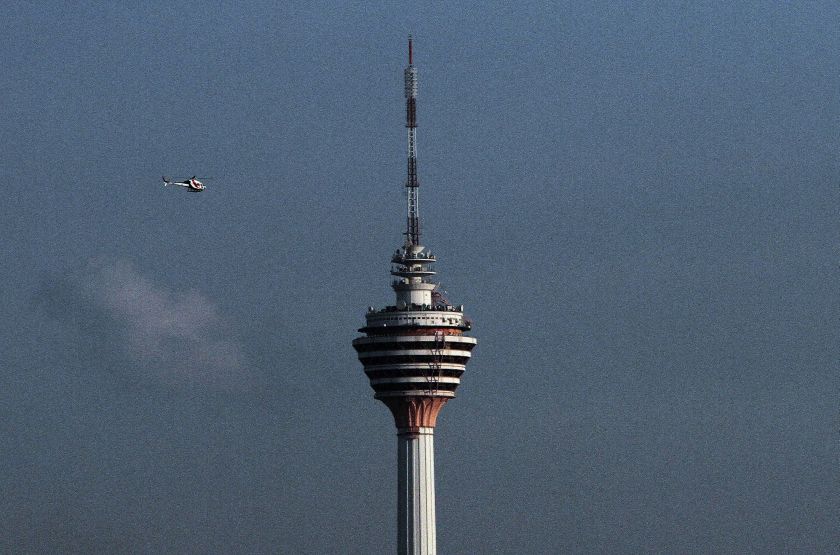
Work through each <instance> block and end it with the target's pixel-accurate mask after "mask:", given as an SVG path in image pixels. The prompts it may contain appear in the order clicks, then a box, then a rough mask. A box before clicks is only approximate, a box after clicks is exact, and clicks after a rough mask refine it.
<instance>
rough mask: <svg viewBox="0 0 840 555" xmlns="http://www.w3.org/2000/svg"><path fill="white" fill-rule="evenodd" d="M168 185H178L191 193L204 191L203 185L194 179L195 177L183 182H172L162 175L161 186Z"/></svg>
mask: <svg viewBox="0 0 840 555" xmlns="http://www.w3.org/2000/svg"><path fill="white" fill-rule="evenodd" d="M169 185H180V186H181V187H186V188H187V190H188V191H189V192H191V193H200V192H201V191H203V190H204V183H202V182H201V181H199V180H198V179H196V178H195V176H192V177H191V178H189V179H185V180H184V181H173V180H172V179H171V178H169V177H166V176H165V175H164V176H163V186H164V187H167V186H169Z"/></svg>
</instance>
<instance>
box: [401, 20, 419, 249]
mask: <svg viewBox="0 0 840 555" xmlns="http://www.w3.org/2000/svg"><path fill="white" fill-rule="evenodd" d="M413 62H414V60H413V48H412V40H411V35H408V67H407V68H405V126H406V128H407V129H408V178H407V179H406V182H405V186H406V189H407V193H408V194H407V197H408V218H407V222H406V231H405V244H406V247H412V246H416V245H419V244H420V213H419V210H418V201H419V198H418V194H417V189H418V188H419V187H420V180H419V179H418V178H417V69H416V68H415V67H414V63H413Z"/></svg>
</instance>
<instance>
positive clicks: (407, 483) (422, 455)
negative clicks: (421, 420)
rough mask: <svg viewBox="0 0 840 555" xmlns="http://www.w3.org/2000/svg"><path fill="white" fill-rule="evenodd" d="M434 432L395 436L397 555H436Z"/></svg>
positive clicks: (422, 430) (404, 431) (402, 432)
mask: <svg viewBox="0 0 840 555" xmlns="http://www.w3.org/2000/svg"><path fill="white" fill-rule="evenodd" d="M433 441H434V428H425V427H421V428H417V429H416V430H410V429H401V430H400V431H399V433H398V434H397V464H398V472H397V554H398V555H434V554H435V553H437V531H436V527H435V453H434V443H433Z"/></svg>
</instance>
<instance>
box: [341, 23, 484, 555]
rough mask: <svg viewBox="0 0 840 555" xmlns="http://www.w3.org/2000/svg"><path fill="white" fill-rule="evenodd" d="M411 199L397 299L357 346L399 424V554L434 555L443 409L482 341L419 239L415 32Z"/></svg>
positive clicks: (375, 315) (371, 316) (372, 318)
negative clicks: (437, 444)
mask: <svg viewBox="0 0 840 555" xmlns="http://www.w3.org/2000/svg"><path fill="white" fill-rule="evenodd" d="M405 97H406V128H407V129H408V179H407V180H406V184H405V186H406V192H407V195H406V196H407V198H408V206H407V219H406V232H405V243H404V245H403V246H402V247H401V248H399V249H397V250H396V252H395V253H394V255H393V256H392V258H391V264H392V266H391V275H392V276H394V279H393V282H392V284H391V286H392V287H393V289H394V292H395V293H396V302H395V304H393V305H391V306H386V307H385V308H382V309H374V308H370V309H368V313H367V315H366V317H365V319H366V325H365V327H363V328H361V329H360V330H359V331H360V332H362V333H363V334H364V336H363V337H359V338H357V339H355V340H354V341H353V347H354V348H355V349H356V352H357V353H358V355H359V360H360V361H361V362H362V364H363V365H364V369H365V374H367V376H368V378H370V385H371V387H372V388H373V390H374V392H375V393H374V397H375V398H376V399H379V400H380V401H382V402H383V403H385V405H387V406H388V408H389V409H390V410H391V413H392V414H393V415H394V423H395V424H396V427H397V464H398V467H397V484H398V508H397V541H398V549H397V553H398V554H399V555H434V554H435V553H437V547H436V532H435V475H434V472H435V470H434V443H433V438H434V429H435V424H436V422H437V416H438V413H439V412H440V409H441V408H442V407H443V405H444V404H446V402H447V401H449V400H450V399H452V398H453V397H455V389H456V388H457V387H458V384H460V383H461V374H463V373H464V370H465V368H466V364H467V362H468V361H469V359H470V352H471V351H472V349H473V347H475V345H476V339H475V338H473V337H468V336H467V335H465V332H467V331H469V330H470V327H471V325H470V322H469V321H468V320H467V319H466V318H464V307H463V306H454V305H452V304H451V303H450V302H449V301H448V300H447V299H446V298H445V297H444V296H443V295H442V294H441V293H440V292H439V291H437V285H436V284H434V283H432V282H431V277H432V276H434V275H435V272H434V271H433V270H432V265H433V264H434V263H435V262H436V259H435V256H434V255H433V254H432V253H431V252H429V250H428V249H426V247H424V246H423V245H421V244H420V216H419V204H418V200H419V199H418V194H417V193H418V188H419V186H420V183H419V180H418V178H417V116H416V108H417V70H416V69H415V67H414V65H413V52H412V41H411V37H409V40H408V67H407V68H406V69H405Z"/></svg>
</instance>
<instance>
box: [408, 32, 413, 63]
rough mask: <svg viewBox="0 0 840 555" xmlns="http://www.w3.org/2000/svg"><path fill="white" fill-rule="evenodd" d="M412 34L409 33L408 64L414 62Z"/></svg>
mask: <svg viewBox="0 0 840 555" xmlns="http://www.w3.org/2000/svg"><path fill="white" fill-rule="evenodd" d="M412 58H413V56H412V51H411V35H408V65H411V64H412Z"/></svg>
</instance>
